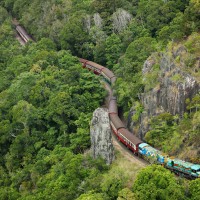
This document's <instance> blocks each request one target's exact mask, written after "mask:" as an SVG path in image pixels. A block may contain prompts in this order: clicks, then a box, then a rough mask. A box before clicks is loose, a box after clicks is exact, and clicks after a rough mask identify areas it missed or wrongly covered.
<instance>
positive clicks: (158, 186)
mask: <svg viewBox="0 0 200 200" xmlns="http://www.w3.org/2000/svg"><path fill="white" fill-rule="evenodd" d="M133 192H134V194H135V199H138V200H145V199H146V200H147V199H152V200H154V199H163V200H164V199H166V200H168V199H174V200H175V199H177V200H180V199H185V197H184V190H183V187H181V186H180V185H178V184H177V182H176V179H175V177H174V176H173V174H171V172H169V171H168V170H166V169H165V168H163V167H162V166H158V165H152V166H149V167H146V168H145V169H143V170H142V171H141V172H140V173H139V175H138V176H137V179H136V181H135V183H134V185H133Z"/></svg>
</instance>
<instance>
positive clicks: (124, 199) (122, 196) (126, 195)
mask: <svg viewBox="0 0 200 200" xmlns="http://www.w3.org/2000/svg"><path fill="white" fill-rule="evenodd" d="M117 200H135V195H134V193H133V192H132V191H131V190H130V189H129V188H124V189H122V190H121V191H120V192H119V195H118V197H117Z"/></svg>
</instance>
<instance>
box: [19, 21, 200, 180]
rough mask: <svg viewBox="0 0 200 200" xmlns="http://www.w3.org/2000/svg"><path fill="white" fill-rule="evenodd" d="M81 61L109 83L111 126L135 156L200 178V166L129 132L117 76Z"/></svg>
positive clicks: (24, 36) (99, 66) (81, 59)
mask: <svg viewBox="0 0 200 200" xmlns="http://www.w3.org/2000/svg"><path fill="white" fill-rule="evenodd" d="M16 31H17V32H18V33H19V35H20V36H21V37H22V39H23V40H24V41H25V43H27V42H28V41H30V40H32V39H31V37H30V36H29V35H28V34H27V33H26V31H25V30H24V29H23V28H22V27H21V26H20V25H17V26H16ZM79 61H80V62H81V63H82V67H83V68H87V69H88V70H90V71H92V72H93V73H94V74H96V75H101V76H102V77H103V78H104V79H105V80H106V81H107V82H108V83H109V96H110V99H109V105H108V112H109V118H110V125H111V128H112V131H113V133H114V134H115V136H116V137H117V139H118V140H119V141H120V142H122V143H123V144H124V145H125V146H126V147H127V148H129V149H130V150H131V151H132V152H133V153H134V154H135V155H137V156H139V157H142V158H144V159H145V160H147V161H150V162H151V163H157V164H160V165H163V166H164V167H166V168H167V169H170V170H171V171H173V172H175V173H176V174H179V175H182V176H184V177H187V178H191V179H194V178H200V165H199V164H193V163H190V162H185V161H183V160H179V159H177V158H170V157H169V156H168V155H166V154H164V153H162V152H161V151H159V150H157V149H155V148H153V147H151V146H150V145H148V144H147V143H144V142H143V141H142V140H140V139H139V138H138V137H136V136H135V135H134V134H133V133H131V132H130V131H128V130H127V129H126V127H125V125H124V123H123V122H122V121H121V119H120V118H119V116H118V108H117V98H116V97H115V96H114V94H113V89H112V86H113V85H114V83H115V81H116V76H115V74H114V73H113V72H112V71H110V70H109V69H108V68H106V67H104V66H101V65H99V64H97V63H94V62H92V61H88V60H86V59H83V58H80V59H79Z"/></svg>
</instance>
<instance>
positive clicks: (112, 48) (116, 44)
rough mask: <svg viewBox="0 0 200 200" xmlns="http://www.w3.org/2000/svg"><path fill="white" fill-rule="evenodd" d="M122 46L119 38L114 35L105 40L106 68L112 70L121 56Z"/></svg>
mask: <svg viewBox="0 0 200 200" xmlns="http://www.w3.org/2000/svg"><path fill="white" fill-rule="evenodd" d="M121 48H122V44H121V41H120V38H119V37H118V36H117V35H116V34H114V33H113V34H112V35H111V36H109V37H108V38H107V39H106V60H107V62H106V64H107V67H108V68H110V69H112V68H113V65H115V64H116V63H117V61H118V58H119V57H120V54H121V52H122V51H121Z"/></svg>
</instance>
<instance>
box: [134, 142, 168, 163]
mask: <svg viewBox="0 0 200 200" xmlns="http://www.w3.org/2000/svg"><path fill="white" fill-rule="evenodd" d="M138 153H139V155H141V156H142V157H144V159H145V160H147V161H149V162H150V163H151V164H152V163H157V164H161V165H164V164H165V158H166V157H168V156H167V155H165V154H164V153H162V152H161V151H159V150H157V149H155V148H153V147H152V146H150V145H148V144H147V143H141V144H139V152H138Z"/></svg>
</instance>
